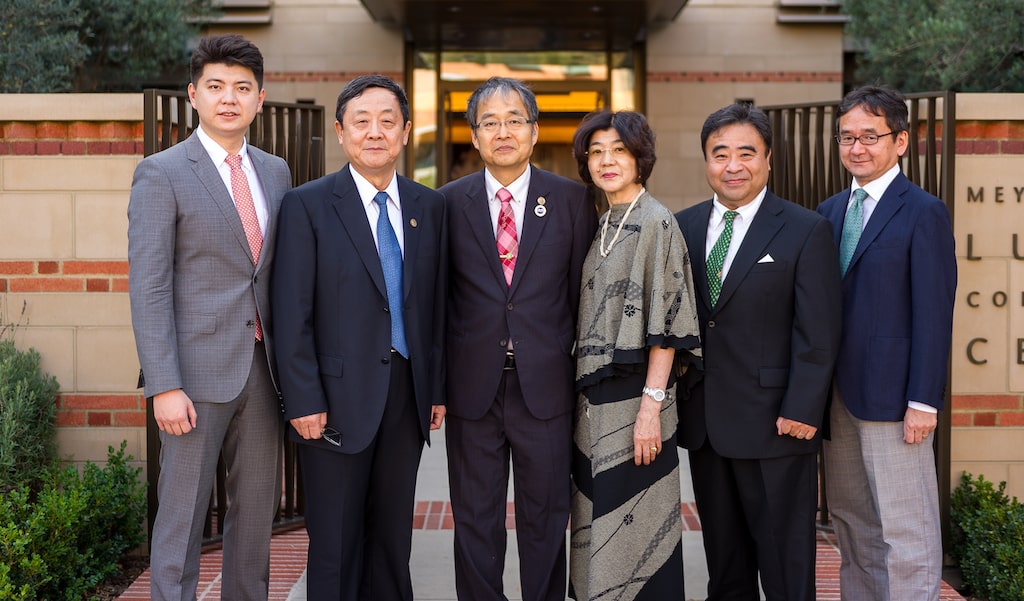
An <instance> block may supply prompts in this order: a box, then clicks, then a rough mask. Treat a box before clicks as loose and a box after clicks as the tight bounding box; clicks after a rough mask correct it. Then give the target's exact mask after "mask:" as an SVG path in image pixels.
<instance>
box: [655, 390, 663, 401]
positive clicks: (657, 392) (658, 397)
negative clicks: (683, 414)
mask: <svg viewBox="0 0 1024 601" xmlns="http://www.w3.org/2000/svg"><path fill="white" fill-rule="evenodd" d="M654 400H656V401H664V400H665V391H664V390H655V391H654Z"/></svg>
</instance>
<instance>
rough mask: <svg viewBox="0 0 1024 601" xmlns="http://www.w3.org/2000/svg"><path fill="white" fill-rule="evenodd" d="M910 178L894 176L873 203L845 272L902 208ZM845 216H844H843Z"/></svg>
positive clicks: (850, 268)
mask: <svg viewBox="0 0 1024 601" xmlns="http://www.w3.org/2000/svg"><path fill="white" fill-rule="evenodd" d="M909 181H910V180H908V179H907V177H906V176H905V175H903V174H902V173H901V174H899V175H898V176H896V179H894V180H893V181H892V183H891V184H889V187H888V188H886V190H885V193H884V194H882V198H880V199H878V204H877V205H875V210H874V211H872V212H871V219H868V224H867V226H865V227H864V231H863V232H862V233H861V235H860V240H858V241H857V248H856V249H855V250H854V251H853V257H852V258H851V259H850V266H849V268H847V270H846V272H847V273H849V272H850V270H852V269H853V266H854V265H856V264H857V261H858V260H860V257H861V255H863V254H864V251H865V250H866V249H867V247H868V246H869V245H870V244H871V243H872V242H874V240H875V238H877V237H878V234H880V233H882V230H883V229H885V226H886V224H888V223H889V221H890V220H891V219H892V218H893V216H894V215H895V214H896V213H898V212H899V210H900V209H901V208H903V204H904V202H903V193H904V192H906V190H907V185H908V183H909ZM844 217H845V216H844ZM840 235H842V228H840Z"/></svg>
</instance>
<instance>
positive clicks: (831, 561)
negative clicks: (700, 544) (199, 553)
mask: <svg viewBox="0 0 1024 601" xmlns="http://www.w3.org/2000/svg"><path fill="white" fill-rule="evenodd" d="M681 509H682V513H683V527H684V529H685V530H688V531H697V530H700V520H699V518H698V517H697V508H696V507H694V505H693V503H683V506H682V508H681ZM505 524H506V526H507V527H508V528H509V529H514V528H515V517H514V515H513V510H512V504H511V503H509V504H508V513H507V515H506V518H505ZM413 527H414V528H415V529H416V530H451V529H452V528H453V523H452V514H451V504H450V503H448V502H447V501H417V503H416V515H415V518H414V521H413ZM308 544H309V539H308V538H307V537H306V531H305V529H303V528H299V529H297V530H291V531H289V532H285V533H282V534H278V535H275V536H274V538H273V540H272V541H271V543H270V555H271V561H270V600H271V601H286V600H287V599H288V593H289V592H290V591H291V589H292V586H293V585H294V584H295V583H296V582H297V581H298V580H299V577H300V576H301V575H302V572H303V570H304V569H305V567H306V547H307V545H308ZM817 560H818V562H817V563H818V568H817V577H816V579H815V580H816V583H815V585H816V587H817V600H818V601H838V600H839V547H838V545H837V543H836V539H835V535H834V534H831V533H827V532H818V556H817ZM684 561H685V559H684ZM220 564H221V552H220V551H219V550H217V551H210V552H208V553H205V554H203V557H202V560H201V562H200V575H199V600H200V601H204V600H206V601H214V600H217V599H220ZM453 578H454V576H453ZM118 599H119V600H125V601H130V600H141V599H149V570H146V571H145V572H144V573H143V574H142V575H141V576H139V578H138V579H137V580H136V581H135V582H134V583H132V585H131V587H129V588H128V589H127V590H126V591H125V592H124V593H123V594H122V595H121V596H120V597H119V598H118ZM940 601H963V597H961V596H960V594H959V593H957V592H956V591H955V590H953V588H952V587H950V586H949V585H948V584H946V583H945V582H944V583H942V593H941V595H940Z"/></svg>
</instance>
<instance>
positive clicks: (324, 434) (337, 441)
mask: <svg viewBox="0 0 1024 601" xmlns="http://www.w3.org/2000/svg"><path fill="white" fill-rule="evenodd" d="M320 438H323V439H324V440H326V441H327V442H329V443H331V444H332V445H334V446H336V447H340V446H341V432H338V431H337V430H335V429H334V428H332V427H330V426H327V427H326V428H324V429H323V430H322V431H321V432H320Z"/></svg>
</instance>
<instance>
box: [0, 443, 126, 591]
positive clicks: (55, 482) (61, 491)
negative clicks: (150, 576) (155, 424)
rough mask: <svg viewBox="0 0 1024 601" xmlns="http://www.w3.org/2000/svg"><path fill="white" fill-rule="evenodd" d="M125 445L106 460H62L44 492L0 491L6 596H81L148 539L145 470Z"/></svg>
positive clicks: (0, 580) (0, 582) (0, 577)
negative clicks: (69, 463)
mask: <svg viewBox="0 0 1024 601" xmlns="http://www.w3.org/2000/svg"><path fill="white" fill-rule="evenodd" d="M125 446H126V443H124V442H122V443H121V448H120V450H119V451H116V452H115V451H114V448H113V447H109V448H108V453H107V465H106V467H105V468H100V467H98V466H97V465H95V464H94V463H91V462H89V463H86V465H85V468H84V469H83V471H82V473H81V474H79V473H78V470H76V469H75V468H74V467H67V468H63V469H60V468H58V467H56V464H54V466H53V467H51V468H50V469H49V470H47V477H46V478H44V483H43V485H42V488H41V489H40V490H39V492H38V493H33V492H32V491H30V490H29V488H28V487H27V486H24V485H23V486H19V487H18V488H16V489H14V490H11V491H9V492H7V493H0V556H2V557H4V558H5V560H6V561H5V565H2V566H0V601H6V600H8V599H11V600H21V599H45V600H48V601H59V600H62V601H77V600H78V599H81V598H82V596H83V595H85V594H86V593H87V592H88V591H89V590H90V589H92V588H94V587H95V586H96V585H97V584H99V583H100V582H102V581H103V580H104V579H105V578H106V577H108V576H110V575H112V574H114V573H116V572H117V570H118V567H117V560H118V558H119V557H121V556H122V555H123V554H124V553H126V552H128V551H130V550H132V549H134V548H135V547H137V546H139V545H140V544H141V543H142V541H143V540H144V532H143V519H144V516H145V511H146V497H145V494H144V492H143V491H144V488H143V485H142V484H141V483H140V482H139V479H138V476H139V473H140V472H141V471H142V470H141V469H140V468H132V467H130V466H129V465H128V462H129V461H131V456H126V455H125V453H124V450H125Z"/></svg>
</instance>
